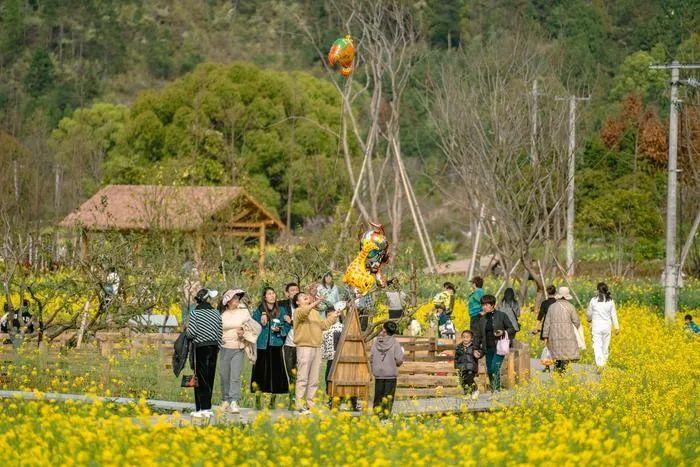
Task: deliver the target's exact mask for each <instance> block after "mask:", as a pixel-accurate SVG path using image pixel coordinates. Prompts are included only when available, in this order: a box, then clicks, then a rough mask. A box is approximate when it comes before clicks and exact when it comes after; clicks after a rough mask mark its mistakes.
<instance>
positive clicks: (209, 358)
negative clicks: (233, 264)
mask: <svg viewBox="0 0 700 467" xmlns="http://www.w3.org/2000/svg"><path fill="white" fill-rule="evenodd" d="M216 296H217V292H216V290H209V289H201V290H200V291H199V292H197V295H196V296H195V301H196V302H197V306H196V307H195V309H194V310H193V311H192V313H190V317H189V321H188V323H187V336H188V337H189V338H190V339H191V340H192V343H193V347H194V356H195V357H194V361H195V374H196V375H197V382H198V385H197V387H196V388H194V404H195V409H196V411H195V412H193V413H192V416H193V417H209V416H211V415H212V412H211V394H212V392H213V391H214V377H215V376H216V358H217V356H218V355H219V346H220V345H221V343H222V326H221V314H220V313H219V312H218V311H217V310H216V309H214V307H213V306H212V304H211V303H210V300H212V299H213V298H215V297H216Z"/></svg>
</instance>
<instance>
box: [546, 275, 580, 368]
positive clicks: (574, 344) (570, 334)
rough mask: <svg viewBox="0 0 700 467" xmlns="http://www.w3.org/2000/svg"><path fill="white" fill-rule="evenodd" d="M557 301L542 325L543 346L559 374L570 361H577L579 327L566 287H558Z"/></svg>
mask: <svg viewBox="0 0 700 467" xmlns="http://www.w3.org/2000/svg"><path fill="white" fill-rule="evenodd" d="M554 298H556V299H557V301H556V302H554V303H553V304H552V305H550V306H549V309H548V310H547V316H546V317H545V318H544V323H543V325H542V337H543V339H544V345H545V347H547V348H548V349H549V352H550V353H551V354H552V359H553V360H554V362H555V364H554V369H555V371H558V372H560V373H563V372H564V371H565V370H566V366H567V364H568V363H569V362H571V361H576V360H578V359H579V347H578V338H577V337H576V328H578V327H579V326H580V325H581V321H580V320H579V317H578V314H577V313H576V308H574V306H573V305H572V304H571V303H569V300H571V299H572V298H573V297H572V296H571V293H570V292H569V288H568V287H559V290H558V291H557V294H556V295H555V296H554Z"/></svg>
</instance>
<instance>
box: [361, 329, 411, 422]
mask: <svg viewBox="0 0 700 467" xmlns="http://www.w3.org/2000/svg"><path fill="white" fill-rule="evenodd" d="M396 329H397V326H396V323H395V322H393V321H387V322H386V323H384V329H382V331H381V332H380V334H379V336H377V338H376V339H375V340H374V343H373V344H372V350H371V351H370V355H369V360H370V363H371V365H372V374H373V375H374V405H373V407H374V411H375V412H378V413H379V416H380V417H382V418H384V417H388V416H389V415H390V414H391V408H392V406H393V403H394V394H395V393H396V378H397V377H398V375H399V367H400V366H401V365H402V364H403V349H402V348H401V344H399V342H398V341H397V340H396V337H394V334H396Z"/></svg>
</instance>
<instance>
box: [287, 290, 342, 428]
mask: <svg viewBox="0 0 700 467" xmlns="http://www.w3.org/2000/svg"><path fill="white" fill-rule="evenodd" d="M322 301H323V300H322V299H317V300H313V299H312V298H311V295H309V294H307V293H303V292H300V293H298V294H296V295H295V296H294V299H293V302H294V307H295V311H294V344H295V345H296V347H297V382H296V388H295V389H296V404H297V410H299V411H300V412H301V413H302V414H308V413H309V409H310V408H311V407H312V406H313V405H314V401H313V398H314V395H315V394H316V390H317V389H318V377H319V373H320V370H321V343H322V342H323V337H322V335H323V331H325V330H328V329H330V327H331V326H332V325H333V324H334V323H335V322H336V321H337V319H338V312H337V311H331V312H329V313H328V314H327V315H326V319H322V318H321V315H320V314H319V312H318V310H317V309H316V307H317V306H318V305H319V304H320V303H321V302H322Z"/></svg>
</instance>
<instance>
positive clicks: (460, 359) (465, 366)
mask: <svg viewBox="0 0 700 467" xmlns="http://www.w3.org/2000/svg"><path fill="white" fill-rule="evenodd" d="M479 358H481V353H480V352H479V350H477V349H476V347H474V333H473V332H471V331H470V330H469V329H465V330H464V331H462V342H460V343H459V344H457V348H456V349H455V368H457V370H459V380H460V383H461V384H462V389H464V394H471V395H472V399H476V398H478V397H479V391H478V390H477V388H476V383H475V382H474V378H476V376H477V375H478V374H479Z"/></svg>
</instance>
